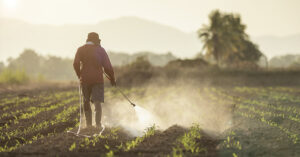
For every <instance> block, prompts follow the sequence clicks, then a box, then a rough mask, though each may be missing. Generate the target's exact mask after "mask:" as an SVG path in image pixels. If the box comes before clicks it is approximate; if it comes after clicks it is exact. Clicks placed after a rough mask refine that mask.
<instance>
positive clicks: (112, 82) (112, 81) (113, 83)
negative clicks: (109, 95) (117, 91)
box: [110, 79, 117, 87]
mask: <svg viewBox="0 0 300 157" xmlns="http://www.w3.org/2000/svg"><path fill="white" fill-rule="evenodd" d="M110 84H111V85H112V86H114V87H115V86H116V85H117V83H116V80H115V79H113V80H110Z"/></svg>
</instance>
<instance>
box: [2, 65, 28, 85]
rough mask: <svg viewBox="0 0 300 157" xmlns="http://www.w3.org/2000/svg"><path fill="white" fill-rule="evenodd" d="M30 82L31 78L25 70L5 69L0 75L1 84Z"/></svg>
mask: <svg viewBox="0 0 300 157" xmlns="http://www.w3.org/2000/svg"><path fill="white" fill-rule="evenodd" d="M28 81H29V76H28V75H27V74H26V72H25V71H24V70H20V69H18V70H12V69H4V70H3V71H2V72H1V73H0V83H1V84H24V83H27V82H28Z"/></svg>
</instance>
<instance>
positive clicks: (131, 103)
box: [104, 73, 136, 107]
mask: <svg viewBox="0 0 300 157" xmlns="http://www.w3.org/2000/svg"><path fill="white" fill-rule="evenodd" d="M104 75H105V76H106V78H107V79H109V80H111V79H110V78H109V77H108V76H107V74H106V73H104ZM115 87H116V88H117V90H118V91H119V92H120V93H121V94H122V96H123V97H124V98H125V99H126V100H127V101H128V102H129V103H130V105H132V106H133V107H135V106H136V105H135V104H134V103H133V102H132V101H130V99H129V98H128V96H126V95H125V94H124V92H123V91H122V90H121V89H120V88H119V87H118V86H117V85H116V86H115Z"/></svg>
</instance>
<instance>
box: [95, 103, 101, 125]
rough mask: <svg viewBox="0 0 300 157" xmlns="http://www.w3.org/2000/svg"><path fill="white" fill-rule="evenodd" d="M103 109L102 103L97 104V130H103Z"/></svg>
mask: <svg viewBox="0 0 300 157" xmlns="http://www.w3.org/2000/svg"><path fill="white" fill-rule="evenodd" d="M101 116H102V107H101V103H100V102H95V121H96V126H97V128H101V127H102V126H101Z"/></svg>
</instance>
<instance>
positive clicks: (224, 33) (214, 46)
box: [198, 10, 262, 65]
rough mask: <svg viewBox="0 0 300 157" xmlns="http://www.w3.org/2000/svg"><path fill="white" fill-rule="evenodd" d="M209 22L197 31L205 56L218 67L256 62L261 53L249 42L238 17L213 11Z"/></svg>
mask: <svg viewBox="0 0 300 157" xmlns="http://www.w3.org/2000/svg"><path fill="white" fill-rule="evenodd" d="M209 20H210V23H209V25H204V26H203V27H202V28H201V29H199V31H198V36H199V38H200V39H201V40H202V41H203V42H204V45H203V49H202V52H205V55H206V56H213V58H214V59H215V60H216V62H217V64H218V65H220V64H227V65H228V64H231V63H232V62H239V61H249V62H256V61H258V59H259V58H260V56H261V55H262V53H261V52H260V51H259V49H258V46H257V45H255V44H254V43H252V42H251V41H250V40H249V37H248V35H247V34H246V33H245V29H246V25H244V24H242V23H241V18H240V15H238V14H232V13H221V12H220V11H219V10H215V11H213V12H212V13H211V14H210V15H209Z"/></svg>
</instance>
